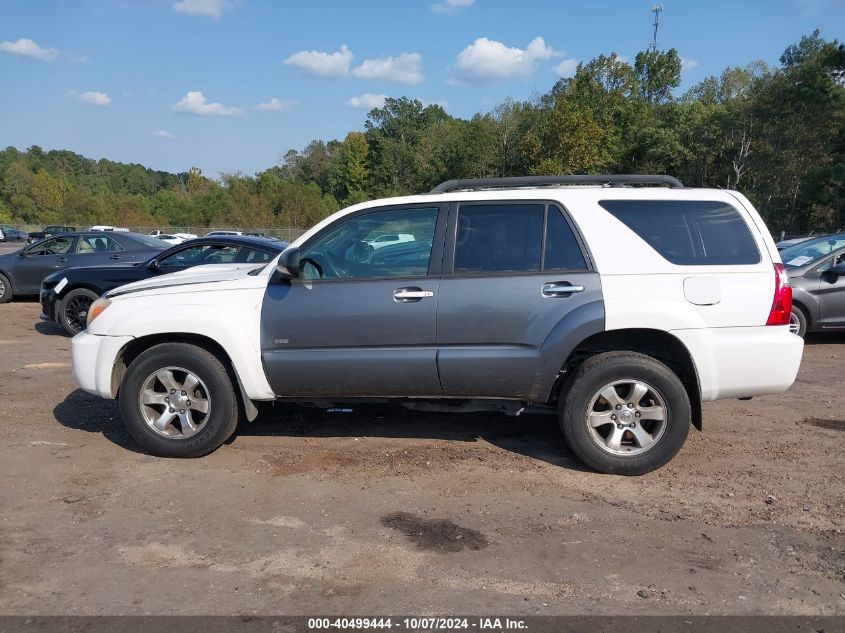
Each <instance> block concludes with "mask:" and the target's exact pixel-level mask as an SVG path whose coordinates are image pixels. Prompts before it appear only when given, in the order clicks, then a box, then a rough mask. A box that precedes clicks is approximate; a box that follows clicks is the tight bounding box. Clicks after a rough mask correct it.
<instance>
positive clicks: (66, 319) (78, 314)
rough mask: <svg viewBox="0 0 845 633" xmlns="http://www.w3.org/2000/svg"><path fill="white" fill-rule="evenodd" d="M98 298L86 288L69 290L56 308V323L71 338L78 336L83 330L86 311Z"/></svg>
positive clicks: (86, 315) (98, 296)
mask: <svg viewBox="0 0 845 633" xmlns="http://www.w3.org/2000/svg"><path fill="white" fill-rule="evenodd" d="M99 298H100V295H98V294H97V293H96V292H94V291H93V290H88V289H87V288H75V289H74V290H71V291H70V292H68V293H67V294H66V295H65V296H64V298H62V299H61V300H60V301H59V305H58V307H57V308H56V321H57V322H58V323H59V325H61V326H62V327H63V328H64V329H65V332H67V333H68V334H70V335H71V336H75V335H77V334H79V333H80V332H81V331H82V330H84V329H85V322H86V320H87V318H88V309H89V308H90V307H91V304H92V303H94V302H95V301H96V300H97V299H99Z"/></svg>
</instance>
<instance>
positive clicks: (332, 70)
mask: <svg viewBox="0 0 845 633" xmlns="http://www.w3.org/2000/svg"><path fill="white" fill-rule="evenodd" d="M352 57H353V55H352V51H350V50H349V48H348V47H347V46H346V44H343V45H341V47H340V50H339V51H335V52H334V53H324V52H322V51H299V52H298V53H294V54H293V55H291V56H290V57H288V58H287V59H285V60H284V64H285V65H287V66H294V67H295V68H300V69H302V70H304V71H305V72H307V73H309V74H311V75H316V76H318V77H342V76H344V75H346V74H348V73H349V64H350V62H352Z"/></svg>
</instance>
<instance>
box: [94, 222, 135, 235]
mask: <svg viewBox="0 0 845 633" xmlns="http://www.w3.org/2000/svg"><path fill="white" fill-rule="evenodd" d="M87 230H89V231H117V232H120V233H129V229H127V228H125V227H122V226H108V225H105V224H96V225H94V226H92V227H91V228H89V229H87Z"/></svg>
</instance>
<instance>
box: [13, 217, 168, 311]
mask: <svg viewBox="0 0 845 633" xmlns="http://www.w3.org/2000/svg"><path fill="white" fill-rule="evenodd" d="M165 248H167V244H165V243H164V242H162V241H161V240H157V239H155V238H154V237H149V236H147V235H141V234H140V233H95V232H86V233H63V234H61V235H57V236H54V237H49V238H46V239H43V240H41V241H39V242H36V243H35V244H33V245H32V246H28V247H26V248H22V249H21V250H19V251H16V252H14V253H9V254H8V255H0V303H6V302H7V301H11V299H12V297H13V296H16V295H37V294H38V292H39V290H40V289H41V280H42V279H44V277H46V276H47V275H49V274H50V273H53V272H56V271H57V270H63V269H65V268H70V267H72V266H96V265H98V264H100V265H102V264H114V263H118V262H124V263H132V262H137V261H144V260H146V259H149V258H150V257H151V256H152V255H155V254H156V253H159V252H160V251H163V250H164V249H165Z"/></svg>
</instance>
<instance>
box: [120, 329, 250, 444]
mask: <svg viewBox="0 0 845 633" xmlns="http://www.w3.org/2000/svg"><path fill="white" fill-rule="evenodd" d="M119 398H120V413H121V417H122V418H123V424H124V425H125V426H126V430H127V431H128V432H129V434H130V435H131V436H132V437H133V438H135V440H136V441H137V442H138V443H139V444H140V445H141V446H143V447H144V449H146V450H147V451H149V452H150V453H152V454H154V455H159V456H161V457H199V456H201V455H205V454H207V453H210V452H211V451H213V450H214V449H216V448H217V447H219V446H220V445H221V444H223V442H225V441H226V440H227V439H229V437H231V435H232V433H234V432H235V428H236V427H237V425H238V411H239V410H238V400H237V396H236V394H235V390H234V387H233V385H232V380H231V378H230V377H229V373H228V372H227V371H226V368H225V367H224V366H223V364H222V363H221V362H220V361H219V360H218V359H217V357H216V356H214V355H213V354H211V353H210V352H208V351H206V350H204V349H202V348H200V347H196V346H195V345H188V344H185V343H164V344H161V345H156V346H154V347H152V348H150V349H148V350H147V351H145V352H144V353H142V354H141V355H140V356H138V357H137V358H136V359H135V360H134V361H132V364H131V365H130V366H129V368H128V369H127V370H126V375H125V376H124V379H123V384H122V385H121V388H120V396H119Z"/></svg>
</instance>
